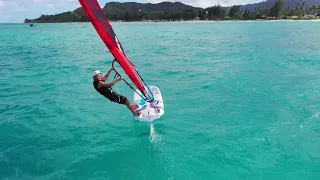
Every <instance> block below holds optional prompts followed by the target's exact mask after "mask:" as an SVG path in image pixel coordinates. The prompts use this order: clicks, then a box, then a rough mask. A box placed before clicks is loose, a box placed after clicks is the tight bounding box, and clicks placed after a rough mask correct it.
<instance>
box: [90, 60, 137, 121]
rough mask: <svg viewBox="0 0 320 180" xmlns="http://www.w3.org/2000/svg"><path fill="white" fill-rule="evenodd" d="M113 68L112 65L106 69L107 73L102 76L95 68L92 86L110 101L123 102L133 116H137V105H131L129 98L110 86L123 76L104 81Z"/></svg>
mask: <svg viewBox="0 0 320 180" xmlns="http://www.w3.org/2000/svg"><path fill="white" fill-rule="evenodd" d="M113 70H114V67H113V66H112V67H111V69H110V70H109V71H108V73H107V74H106V75H105V76H104V77H102V75H101V72H100V71H99V70H96V71H94V72H93V74H92V77H93V80H94V81H93V86H94V88H95V89H96V91H97V92H99V93H100V94H101V95H103V96H104V97H106V98H107V99H109V100H110V101H112V102H116V103H118V104H125V105H127V107H128V108H129V110H130V111H131V112H132V114H133V115H134V116H139V113H138V112H136V109H137V108H138V105H131V103H130V101H129V99H128V98H127V97H125V96H123V95H121V94H118V93H116V92H115V91H114V90H113V89H112V86H114V85H115V84H117V83H118V82H119V81H121V80H123V77H120V78H118V79H116V80H114V81H112V82H110V83H108V82H105V81H106V80H107V79H108V77H109V76H110V73H111V72H112V71H113Z"/></svg>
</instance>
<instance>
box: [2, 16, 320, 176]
mask: <svg viewBox="0 0 320 180" xmlns="http://www.w3.org/2000/svg"><path fill="white" fill-rule="evenodd" d="M113 27H114V30H115V32H116V34H117V35H118V37H119V39H120V41H121V43H122V45H123V46H124V49H125V51H126V53H127V55H128V57H129V58H130V59H131V61H132V62H133V63H134V64H135V65H136V67H137V68H138V71H139V72H140V74H141V75H142V76H143V78H144V79H145V81H146V82H147V83H148V84H149V85H156V86H158V87H159V88H160V90H161V92H162V95H163V99H164V103H165V115H164V116H163V117H162V118H161V119H158V120H156V121H154V122H153V124H150V123H145V122H139V121H137V120H135V119H134V118H133V117H132V115H131V113H130V112H129V111H128V109H127V108H126V107H125V106H122V105H118V104H115V103H110V102H109V101H108V100H107V99H105V98H104V97H102V96H101V95H100V94H98V93H97V92H96V91H95V90H94V89H93V86H92V78H91V74H92V72H93V71H94V70H96V69H100V70H101V71H104V72H107V71H108V70H109V68H110V65H111V62H112V56H111V54H110V53H109V51H108V50H107V48H106V47H105V46H104V44H103V42H102V41H101V40H100V38H99V36H98V35H97V33H96V32H95V30H94V28H93V27H92V25H91V24H90V23H65V24H37V26H36V27H35V28H30V27H29V26H28V25H27V24H1V25H0V69H1V70H0V99H1V101H0V179H23V180H29V179H34V180H38V179H70V180H74V179H92V180H95V179H112V180H114V179H115V180H117V179H134V180H142V179H145V180H149V179H153V180H164V179H170V180H171V179H172V180H173V179H178V180H180V179H181V180H186V179H192V180H193V179H201V180H202V179H210V180H212V179H281V180H282V179H290V180H293V179H296V180H301V179H308V180H309V179H319V177H320V154H319V151H320V141H319V139H320V104H319V101H320V90H319V89H320V33H319V29H320V21H273V22H176V23H113ZM115 90H118V91H119V92H120V93H122V94H124V95H126V96H128V97H129V98H130V99H131V100H132V97H133V92H132V91H131V90H130V89H129V88H128V87H127V86H126V85H125V84H124V83H123V82H121V83H119V84H118V86H117V87H116V88H115Z"/></svg>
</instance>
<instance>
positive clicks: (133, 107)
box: [110, 92, 139, 116]
mask: <svg viewBox="0 0 320 180" xmlns="http://www.w3.org/2000/svg"><path fill="white" fill-rule="evenodd" d="M110 100H111V101H114V102H117V103H119V104H125V105H126V106H127V107H128V109H129V110H130V111H131V113H132V114H133V115H134V116H138V115H139V113H138V112H136V111H135V110H136V109H137V108H138V105H131V103H130V101H129V99H128V98H127V97H125V96H123V95H121V94H118V93H116V92H113V93H112V97H111V98H110Z"/></svg>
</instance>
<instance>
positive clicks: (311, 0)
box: [240, 0, 320, 11]
mask: <svg viewBox="0 0 320 180" xmlns="http://www.w3.org/2000/svg"><path fill="white" fill-rule="evenodd" d="M275 2H276V0H267V1H263V2H260V3H253V4H246V5H240V7H241V9H243V10H245V9H250V11H253V10H254V9H255V8H258V7H268V8H271V7H272V6H273V5H274V3H275ZM303 2H306V5H307V6H311V5H320V0H286V7H289V8H294V7H296V5H297V3H300V4H302V3H303Z"/></svg>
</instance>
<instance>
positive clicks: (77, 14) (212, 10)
mask: <svg viewBox="0 0 320 180" xmlns="http://www.w3.org/2000/svg"><path fill="white" fill-rule="evenodd" d="M285 4H286V0H277V1H276V2H275V4H274V5H273V7H271V8H267V7H258V8H255V9H254V10H253V11H250V10H249V9H245V10H243V9H241V6H239V5H235V6H232V7H231V8H227V7H222V6H220V5H216V6H212V7H208V8H205V9H197V8H193V9H186V10H184V11H174V12H163V11H161V12H140V11H127V12H124V11H120V12H119V11H112V10H109V11H105V14H106V16H107V18H108V19H109V20H124V21H141V20H168V21H169V20H172V21H176V20H194V19H199V20H226V19H238V20H255V19H263V18H267V17H274V18H278V19H281V18H290V17H292V16H297V17H300V18H302V17H304V16H305V15H306V14H313V15H316V14H318V15H319V16H320V6H307V5H306V3H305V2H303V3H297V5H296V7H295V8H286V7H285ZM228 9H229V10H228ZM33 21H36V22H86V21H89V19H88V18H87V16H86V14H85V13H84V12H83V10H82V9H81V8H78V9H76V10H75V11H72V12H65V13H61V14H58V15H42V16H41V17H40V18H38V19H36V20H29V19H26V20H25V22H33Z"/></svg>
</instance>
